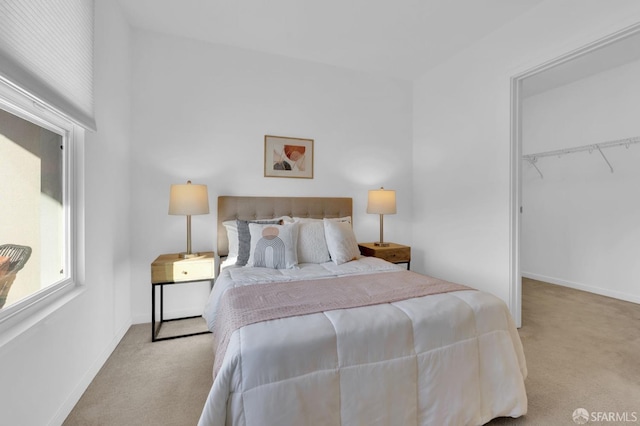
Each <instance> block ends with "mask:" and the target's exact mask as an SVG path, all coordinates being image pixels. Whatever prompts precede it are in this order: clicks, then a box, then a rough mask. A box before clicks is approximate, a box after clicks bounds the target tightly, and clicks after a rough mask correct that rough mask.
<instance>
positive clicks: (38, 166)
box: [0, 86, 83, 321]
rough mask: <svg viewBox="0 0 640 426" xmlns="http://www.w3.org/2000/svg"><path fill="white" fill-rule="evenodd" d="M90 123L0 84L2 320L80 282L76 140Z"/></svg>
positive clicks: (0, 317) (0, 299)
mask: <svg viewBox="0 0 640 426" xmlns="http://www.w3.org/2000/svg"><path fill="white" fill-rule="evenodd" d="M82 135H83V130H82V129H81V128H79V127H78V126H77V125H75V124H73V123H72V122H70V121H69V120H67V119H65V118H64V117H62V116H61V115H59V114H56V113H54V112H53V111H52V110H50V109H48V108H47V107H45V106H42V105H41V104H39V103H38V102H36V101H34V100H32V99H30V98H28V97H27V96H25V95H23V94H22V93H19V92H17V91H15V90H13V89H12V88H8V87H6V86H3V87H2V90H0V204H1V207H0V321H3V320H4V319H6V318H8V317H10V316H11V315H13V314H15V313H17V312H20V311H22V310H24V309H25V308H28V307H31V306H34V305H36V304H38V302H40V301H42V300H44V299H46V298H48V297H49V296H51V295H53V294H57V293H58V292H59V291H60V290H62V289H65V288H69V287H72V286H73V285H74V279H75V273H74V267H75V262H74V257H73V256H74V253H75V250H74V246H75V244H74V242H75V232H74V226H73V225H74V223H75V209H74V208H73V207H74V185H73V182H72V177H73V173H72V171H73V170H74V167H73V166H74V165H73V160H74V155H73V152H74V146H75V144H76V143H77V141H76V139H78V138H79V137H82Z"/></svg>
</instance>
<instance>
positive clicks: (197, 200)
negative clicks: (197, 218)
mask: <svg viewBox="0 0 640 426" xmlns="http://www.w3.org/2000/svg"><path fill="white" fill-rule="evenodd" d="M208 213H209V194H208V192H207V185H194V184H192V183H191V181H189V182H188V183H187V184H181V185H171V192H170V194H169V214H171V215H183V216H187V215H196V214H208Z"/></svg>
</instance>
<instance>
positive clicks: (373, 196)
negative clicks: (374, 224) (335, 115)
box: [367, 187, 396, 247]
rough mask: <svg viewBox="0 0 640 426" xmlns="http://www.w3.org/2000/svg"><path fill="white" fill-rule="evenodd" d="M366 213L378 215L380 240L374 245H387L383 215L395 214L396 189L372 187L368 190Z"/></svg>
mask: <svg viewBox="0 0 640 426" xmlns="http://www.w3.org/2000/svg"><path fill="white" fill-rule="evenodd" d="M367 213H375V214H379V215H380V241H378V242H376V243H374V244H375V245H376V246H380V247H388V246H389V243H385V242H384V237H383V231H384V215H385V214H396V191H394V190H390V189H384V188H382V187H381V188H380V189H372V190H370V191H369V200H368V202H367Z"/></svg>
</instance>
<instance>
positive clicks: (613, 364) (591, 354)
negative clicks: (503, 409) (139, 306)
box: [64, 279, 640, 426]
mask: <svg viewBox="0 0 640 426" xmlns="http://www.w3.org/2000/svg"><path fill="white" fill-rule="evenodd" d="M196 321H197V323H194V322H191V323H188V322H187V323H181V324H179V325H178V323H175V325H174V324H172V323H170V324H171V327H176V328H177V327H202V322H201V320H196ZM150 328H151V326H150V324H142V325H134V326H132V327H131V329H130V330H129V331H128V332H127V334H126V335H125V337H124V338H123V340H122V342H120V344H119V345H118V347H117V348H116V350H115V351H114V353H113V354H112V355H111V357H110V358H109V360H108V361H107V363H106V364H105V365H104V367H103V368H102V369H101V371H100V372H99V373H98V375H97V376H96V378H95V379H94V380H93V382H92V383H91V385H90V386H89V388H88V389H87V391H86V392H85V394H84V395H83V396H82V398H81V399H80V401H79V402H78V404H77V405H76V407H75V408H74V409H73V411H72V412H71V414H70V415H69V417H68V418H67V420H66V421H65V423H64V424H65V425H67V426H73V425H82V426H90V425H101V426H110V425H128V426H131V425H158V426H160V425H162V426H165V425H167V426H169V425H170V426H173V425H176V426H182V425H195V424H196V423H197V421H198V418H199V416H200V412H201V410H202V407H203V405H204V401H205V399H206V397H207V394H208V392H209V388H210V387H211V381H212V379H211V370H212V364H213V355H212V349H211V336H210V335H200V336H193V337H187V338H184V339H177V340H168V341H162V342H155V343H151V341H150V340H151V338H150V333H151V331H150ZM171 331H172V330H170V329H169V327H166V329H165V326H163V332H166V333H168V332H171ZM175 332H180V331H179V330H178V331H175ZM520 336H521V338H522V343H523V345H524V350H525V356H526V358H527V367H528V369H529V377H528V378H527V380H526V387H527V395H528V397H529V413H528V414H527V415H526V416H524V417H522V418H519V419H507V418H500V419H495V420H493V421H492V422H490V423H489V425H491V426H494V425H520V424H525V425H540V426H547V425H574V424H576V423H574V421H573V420H572V415H573V412H574V410H576V409H578V408H584V409H586V410H587V411H588V412H589V413H590V415H591V416H597V415H599V414H598V413H604V414H603V415H605V416H609V414H608V413H615V414H616V415H618V416H626V418H627V419H629V420H633V418H634V417H633V415H634V413H635V417H636V418H637V421H635V422H629V423H626V424H640V305H637V304H634V303H628V302H623V301H619V300H615V299H610V298H607V297H602V296H598V295H594V294H590V293H585V292H581V291H577V290H573V289H569V288H565V287H560V286H555V285H551V284H546V283H542V282H539V281H533V280H528V279H524V280H523V327H522V328H521V329H520ZM610 418H611V417H608V419H610ZM601 419H602V417H601ZM618 419H620V417H618ZM590 423H594V424H603V425H604V424H612V425H613V424H620V423H621V422H609V421H604V422H591V421H590Z"/></svg>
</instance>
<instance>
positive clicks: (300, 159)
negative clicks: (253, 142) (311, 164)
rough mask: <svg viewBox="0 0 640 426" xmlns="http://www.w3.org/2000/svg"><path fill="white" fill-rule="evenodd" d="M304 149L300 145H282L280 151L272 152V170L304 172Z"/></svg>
mask: <svg viewBox="0 0 640 426" xmlns="http://www.w3.org/2000/svg"><path fill="white" fill-rule="evenodd" d="M305 149H306V148H305V147H304V146H300V145H284V147H283V149H282V151H280V152H278V151H276V150H275V149H274V150H273V170H299V171H301V172H304V171H305V167H306V166H305V162H304V160H305V157H304V153H305Z"/></svg>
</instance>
